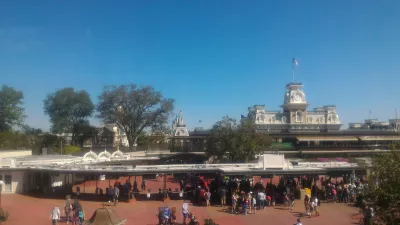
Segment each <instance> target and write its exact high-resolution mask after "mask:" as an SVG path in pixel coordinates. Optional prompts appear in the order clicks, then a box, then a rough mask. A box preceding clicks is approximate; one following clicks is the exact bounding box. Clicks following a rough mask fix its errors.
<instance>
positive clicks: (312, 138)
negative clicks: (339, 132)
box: [296, 136, 358, 141]
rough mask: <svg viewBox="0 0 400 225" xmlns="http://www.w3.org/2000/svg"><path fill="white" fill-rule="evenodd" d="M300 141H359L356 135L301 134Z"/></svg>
mask: <svg viewBox="0 0 400 225" xmlns="http://www.w3.org/2000/svg"><path fill="white" fill-rule="evenodd" d="M296 138H297V140H299V141H358V138H357V137H355V136H299V137H296Z"/></svg>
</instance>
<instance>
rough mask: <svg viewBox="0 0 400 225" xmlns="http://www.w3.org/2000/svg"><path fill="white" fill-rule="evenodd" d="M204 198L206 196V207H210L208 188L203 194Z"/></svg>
mask: <svg viewBox="0 0 400 225" xmlns="http://www.w3.org/2000/svg"><path fill="white" fill-rule="evenodd" d="M205 198H206V207H210V199H211V193H210V191H209V190H208V189H207V192H206V194H205Z"/></svg>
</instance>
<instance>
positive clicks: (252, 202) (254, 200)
mask: <svg viewBox="0 0 400 225" xmlns="http://www.w3.org/2000/svg"><path fill="white" fill-rule="evenodd" d="M256 207H257V202H256V195H255V194H253V195H252V199H251V210H252V213H253V214H256Z"/></svg>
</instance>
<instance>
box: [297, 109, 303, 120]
mask: <svg viewBox="0 0 400 225" xmlns="http://www.w3.org/2000/svg"><path fill="white" fill-rule="evenodd" d="M301 122H303V113H302V112H301V111H297V112H296V123H301Z"/></svg>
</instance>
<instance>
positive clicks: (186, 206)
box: [182, 202, 189, 214]
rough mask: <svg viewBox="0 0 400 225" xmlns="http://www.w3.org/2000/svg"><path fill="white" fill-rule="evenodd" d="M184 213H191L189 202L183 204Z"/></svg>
mask: <svg viewBox="0 0 400 225" xmlns="http://www.w3.org/2000/svg"><path fill="white" fill-rule="evenodd" d="M182 213H184V214H188V213H189V204H187V203H186V202H185V203H183V204H182Z"/></svg>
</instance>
